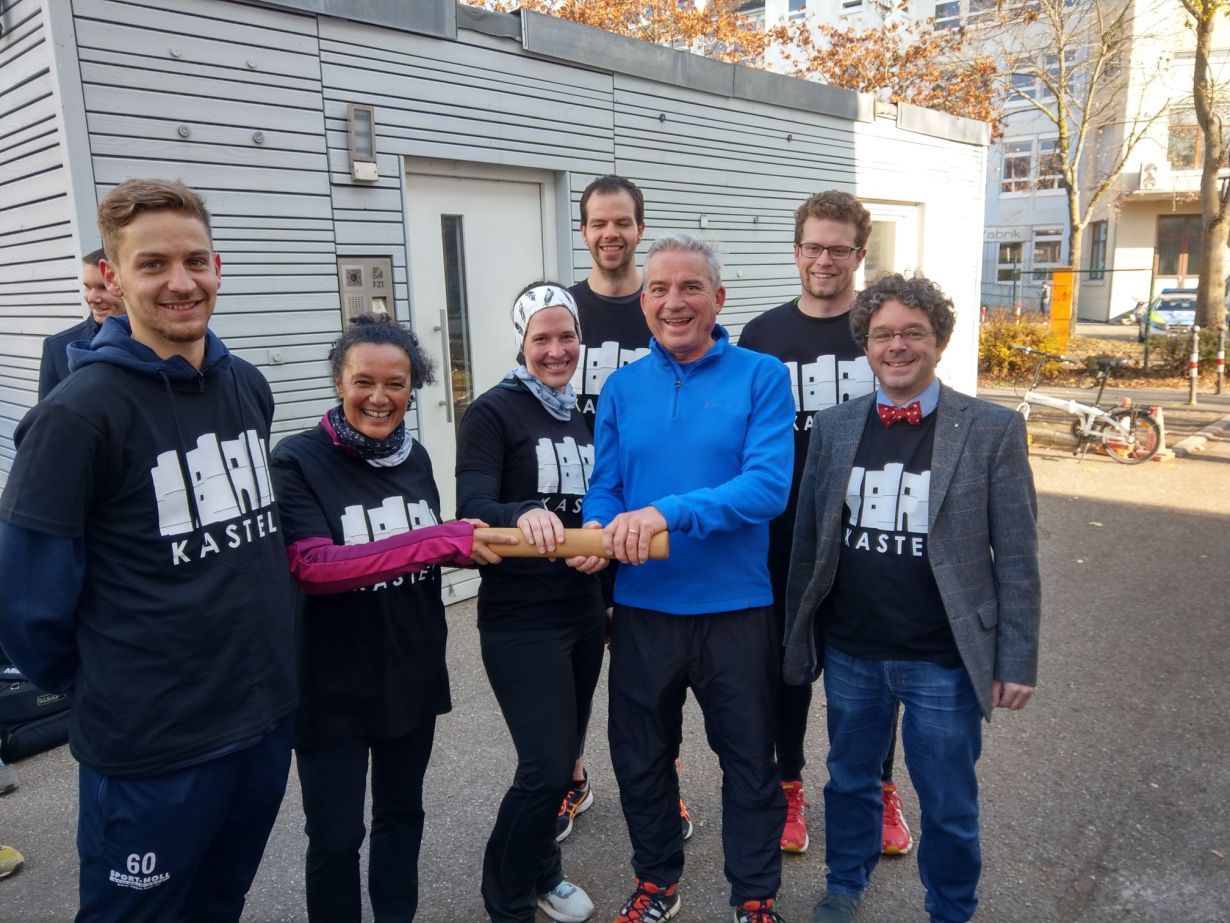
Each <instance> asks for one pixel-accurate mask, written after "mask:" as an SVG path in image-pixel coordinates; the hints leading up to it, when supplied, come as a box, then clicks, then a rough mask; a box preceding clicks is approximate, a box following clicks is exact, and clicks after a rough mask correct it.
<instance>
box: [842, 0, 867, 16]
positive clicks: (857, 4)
mask: <svg viewBox="0 0 1230 923" xmlns="http://www.w3.org/2000/svg"><path fill="white" fill-rule="evenodd" d="M862 8H863V0H841V11H842V12H843V13H853V12H855V11H856V10H861V9H862Z"/></svg>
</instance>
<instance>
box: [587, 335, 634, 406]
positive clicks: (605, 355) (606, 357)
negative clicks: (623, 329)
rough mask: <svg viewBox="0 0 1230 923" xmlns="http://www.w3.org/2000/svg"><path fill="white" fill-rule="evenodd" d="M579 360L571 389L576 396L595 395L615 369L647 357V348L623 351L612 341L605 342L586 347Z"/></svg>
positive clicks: (599, 391)
mask: <svg viewBox="0 0 1230 923" xmlns="http://www.w3.org/2000/svg"><path fill="white" fill-rule="evenodd" d="M582 353H583V354H582V356H581V360H580V361H579V362H578V363H577V369H576V371H575V372H573V373H572V388H573V390H574V391H576V393H577V394H590V395H596V394H601V393H602V386H603V385H605V384H606V380H607V379H608V378H610V377H611V373H612V372H614V371H615V370H616V369H621V368H623V367H624V366H625V365H627V364H628V363H629V362H635V361H636V360H637V359H639V358H641V357H642V356H648V355H649V347H648V346H643V347H641V348H640V349H623V348H622V347H620V345H619V344H618V343H617V342H615V341H614V340H605V341H603V343H602V345H601V346H587V347H584V348H583V350H582Z"/></svg>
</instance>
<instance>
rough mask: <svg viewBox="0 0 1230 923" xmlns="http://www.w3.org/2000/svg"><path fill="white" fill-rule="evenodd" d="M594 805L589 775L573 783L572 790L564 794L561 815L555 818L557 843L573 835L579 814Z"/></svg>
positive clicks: (560, 809)
mask: <svg viewBox="0 0 1230 923" xmlns="http://www.w3.org/2000/svg"><path fill="white" fill-rule="evenodd" d="M593 803H594V792H593V790H592V789H591V788H590V787H589V773H586V774H585V778H584V779H583V780H582V781H580V782H578V781H576V780H575V779H574V780H573V782H572V788H570V789H568V791H567V792H565V793H564V800H563V802H561V804H560V806H559V814H558V815H557V816H556V818H555V842H557V843H562V842H564V840H566V839H568V834H570V833H572V824H573V821H575V820H576V817H577V815H578V814H584V813H585V812H586V811H588V810H589V806H590V805H591V804H593Z"/></svg>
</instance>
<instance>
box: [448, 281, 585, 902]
mask: <svg viewBox="0 0 1230 923" xmlns="http://www.w3.org/2000/svg"><path fill="white" fill-rule="evenodd" d="M512 328H513V336H514V339H515V341H516V344H517V351H518V357H517V358H518V360H519V361H520V362H521V363H522V364H520V365H518V366H517V367H516V368H515V369H513V370H511V371H510V372H509V373H508V374H507V375H505V376H504V380H503V381H501V382H500V383H499V384H497V385H496V386H495V387H494V388H492V389H491V390H489V391H488V392H487V393H485V394H483V395H482V396H481V397H479V398H478V400H476V401H475V402H474V403H473V404H471V405H470V408H469V410H467V411H466V415H465V418H464V419H463V420H462V421H461V429H460V432H459V433H458V440H457V503H458V507H459V509H460V511H461V512H462V513H465V514H466V515H470V516H479V517H482V518H483V519H484V520H486V521H487V522H490V523H491V524H492V525H494V526H513V525H516V526H518V527H519V528H520V529H521V534H522V536H523V537H524V539H525V541H526V542H527V543H529V544H531V545H533V546H535V547H536V548H537V549H538V550H539V551H540V552H542V553H550V552H553V551H555V550H556V543H557V542H559V541H562V540H563V538H564V528H565V527H568V528H577V527H579V526H580V525H581V498H582V497H583V496H584V495H585V489H586V486H587V485H588V483H589V473H590V470H591V469H592V468H593V462H594V447H593V437H592V436H591V435H590V432H589V427H588V426H587V425H586V423H585V420H584V418H583V417H582V416H581V414H580V413H579V412H578V411H577V410H576V395H575V394H574V392H573V389H572V385H571V384H570V382H571V379H572V376H573V373H574V372H575V371H576V368H577V361H578V357H579V355H580V336H581V329H580V321H579V320H578V317H577V305H576V302H575V301H574V300H573V298H572V295H570V294H569V293H568V291H567V290H566V289H565V288H564V287H563V286H562V285H560V284H559V283H558V282H545V281H544V282H534V283H532V284H530V285H527V286H526V287H525V288H524V289H522V290H521V291H520V292H518V294H517V298H516V301H515V303H514V305H513V309H512ZM605 565H606V561H605V559H601V558H593V557H574V558H568V559H567V560H564V561H560V560H556V559H554V558H552V559H547V558H545V557H543V558H520V559H512V560H508V561H505V562H504V563H503V564H501V565H500V566H499V567H493V568H488V569H487V570H486V571H484V572H483V578H482V584H481V585H480V587H479V591H478V630H479V638H480V642H481V650H482V657H483V666H484V667H485V668H486V670H487V678H488V679H489V680H490V681H491V688H492V690H493V691H494V692H495V696H496V699H497V700H498V701H499V703H500V709H501V711H502V712H503V714H504V718H505V720H506V721H507V722H508V730H509V733H510V734H511V736H512V739H513V745H514V746H515V747H516V750H517V759H518V765H517V770H516V773H515V774H514V776H513V780H512V785H511V787H510V788H509V789H508V792H507V793H506V794H505V795H504V800H503V802H502V803H501V805H500V810H499V813H498V814H497V816H496V822H495V827H494V829H493V830H492V831H491V837H490V839H489V840H488V841H487V852H486V856H485V858H484V860H483V886H482V891H483V902H484V904H485V906H486V908H487V913H488V915H489V916H490V917H491V919H492V920H531V919H533V918H534V912H535V904H537V907H538V908H541V909H542V910H543V912H544V913H546V914H547V915H548V916H549V917H551V918H552V919H554V920H576V921H580V920H585V919H586V918H588V917H589V916H590V914H592V913H593V910H594V907H593V904H592V903H591V902H590V900H589V897H588V896H587V895H586V894H585V892H584V891H583V890H582V889H580V888H578V887H577V886H576V885H573V884H571V883H570V882H569V881H567V880H566V879H565V878H564V871H563V868H562V865H561V860H560V851H559V843H558V842H557V841H556V838H555V818H556V814H557V813H558V810H559V806H560V803H561V801H562V800H563V798H564V794H565V792H567V791H568V789H569V788H570V787H571V785H572V769H573V764H574V762H575V760H576V756H577V753H578V751H579V750H580V740H581V738H582V735H583V734H584V731H585V725H586V723H587V721H588V718H589V705H590V701H591V699H592V698H593V694H594V687H595V685H596V684H597V682H598V673H599V670H600V669H601V667H602V631H603V621H604V619H603V616H604V605H603V602H602V594H601V591H600V590H599V585H598V580H597V578H596V577H594V576H592V574H593V573H594V572H596V571H598V570H600V569H601V568H602V567H604V566H605Z"/></svg>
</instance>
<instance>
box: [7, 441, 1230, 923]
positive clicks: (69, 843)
mask: <svg viewBox="0 0 1230 923" xmlns="http://www.w3.org/2000/svg"><path fill="white" fill-rule="evenodd" d="M1031 460H1032V463H1033V468H1034V472H1035V479H1036V482H1037V486H1038V492H1039V510H1040V513H1039V528H1040V538H1041V542H1040V546H1041V558H1042V560H1041V565H1042V574H1043V583H1044V620H1043V634H1042V653H1041V677H1040V684H1039V688H1038V691H1037V693H1036V695H1035V697H1034V700H1033V702H1032V703H1031V704H1030V705H1029V706H1028V708H1026V709H1025V710H1024V711H1022V712H1018V713H1013V714H1007V713H997V714H996V716H995V720H994V721H993V723H992V724H991V725H990V726H989V727H988V728H987V730H986V733H985V738H984V754H983V758H982V761H981V762H980V764H979V774H980V778H981V782H982V808H983V815H982V824H983V851H984V859H985V868H984V873H983V878H982V885H981V897H982V903H981V907H980V910H979V913H978V916H977V919H978V920H982V921H1001V923H1020V921H1048V923H1049V921H1054V923H1078V921H1079V923H1093V921H1106V923H1110V921H1115V923H1119V921H1144V923H1148V921H1158V923H1161V921H1172V920H1185V921H1196V923H1219V921H1230V834H1228V832H1227V831H1230V808H1228V807H1227V803H1226V802H1227V799H1226V795H1227V793H1228V792H1230V719H1228V718H1227V714H1228V713H1227V710H1226V708H1225V692H1224V690H1225V683H1226V676H1227V666H1226V652H1227V651H1228V650H1230V618H1228V616H1230V590H1228V587H1230V534H1228V533H1230V467H1227V465H1226V462H1227V461H1230V450H1227V451H1225V452H1220V451H1219V452H1214V453H1210V454H1206V455H1203V456H1194V457H1191V458H1178V459H1173V460H1169V461H1165V462H1160V463H1149V464H1145V465H1138V466H1124V465H1119V464H1116V463H1115V462H1113V461H1111V460H1109V459H1106V458H1101V457H1095V456H1093V455H1090V456H1088V457H1087V458H1084V459H1077V458H1074V457H1073V456H1072V455H1071V454H1070V453H1067V452H1063V451H1059V450H1056V449H1050V448H1038V447H1035V448H1034V449H1033V450H1031ZM449 614H450V622H451V626H452V636H451V638H450V645H449V660H450V664H451V669H452V677H453V700H454V709H453V711H452V713H451V714H449V715H447V716H444V717H443V718H442V719H441V721H440V724H439V727H438V731H437V736H436V747H435V753H434V756H433V760H432V764H431V767H430V769H429V772H428V778H427V783H426V796H427V802H428V812H429V813H428V818H427V831H426V836H425V842H424V845H423V855H422V859H421V861H420V866H419V868H420V883H421V891H422V897H421V902H420V907H419V914H418V918H417V919H418V920H419V921H420V923H481V921H483V920H484V919H485V915H484V913H483V909H482V903H481V899H480V897H479V890H478V889H479V871H480V865H481V861H482V853H483V846H484V843H485V840H486V836H487V834H488V832H489V831H490V828H491V824H492V822H493V820H494V816H495V812H496V808H497V805H498V801H499V798H500V797H501V795H502V792H503V789H504V787H505V786H506V785H507V783H508V781H509V779H510V778H511V775H512V768H513V765H514V756H513V752H512V748H511V746H510V744H509V739H508V735H507V732H506V730H505V728H504V725H503V722H502V720H501V718H500V715H499V711H498V708H497V706H496V703H495V701H494V698H493V696H492V695H491V692H490V690H489V687H488V685H487V682H486V678H485V676H484V675H483V671H482V668H481V665H480V660H479V655H478V644H477V634H476V631H475V627H474V609H473V604H472V603H464V604H460V605H457V606H454V607H452V608H451V609H450V610H449ZM605 715H606V695H605V678H604V680H603V682H602V683H600V685H599V693H598V699H597V701H596V703H595V714H594V721H593V725H592V731H591V735H590V741H589V745H588V751H589V760H590V766H591V773H592V780H593V785H594V789H595V793H596V798H595V802H594V805H593V807H592V808H591V809H590V810H589V811H588V812H587V813H586V814H585V815H583V816H582V817H581V818H580V820H579V822H578V824H577V830H576V832H575V833H574V834H573V835H572V837H571V838H570V839H569V840H568V841H566V843H565V844H564V861H565V868H566V870H567V872H568V874H569V876H570V877H571V878H572V879H574V880H575V881H577V882H578V883H580V884H581V885H583V886H584V887H585V888H586V889H587V890H588V891H589V893H590V895H591V897H592V898H593V900H594V902H595V904H596V905H597V908H598V910H597V913H596V914H595V916H594V918H593V919H594V920H595V921H609V920H611V919H612V918H613V917H614V915H615V913H616V911H617V910H618V908H619V905H620V904H621V903H622V901H623V900H624V899H625V898H626V896H627V894H628V893H629V891H630V887H631V871H630V868H629V866H628V856H629V843H628V837H627V832H626V828H625V826H624V823H623V819H622V815H621V814H620V810H619V804H618V798H617V795H616V790H615V783H614V779H613V777H612V773H611V769H610V760H609V755H608V750H607V744H606V739H605V733H604V731H605ZM823 729H824V701H823V695H822V694H817V696H816V697H815V699H814V701H813V706H812V723H811V732H810V734H809V737H808V752H809V755H810V758H811V763H809V765H808V766H807V768H806V770H805V771H804V779H805V782H806V785H807V790H808V794H809V798H810V801H811V802H812V804H813V805H814V807H813V808H812V811H811V814H810V819H811V834H812V847H811V850H810V851H809V852H808V853H807V854H806V855H802V856H785V857H783V883H782V890H781V895H780V902H779V909H780V911H781V912H782V914H783V916H784V918H785V920H787V921H788V923H801V921H809V920H810V919H811V908H812V906H813V904H814V903H815V902H816V900H818V898H819V897H820V894H821V892H822V889H823V841H824V835H823V830H824V821H823V811H822V808H821V804H822V796H821V788H822V785H823V782H824V760H823V755H824V752H825V743H824V730H823ZM683 757H684V767H685V768H684V775H683V789H684V793H685V797H686V799H687V802H688V804H689V806H690V808H691V809H692V813H693V816H694V818H695V820H696V826H697V830H696V835H695V837H693V839H692V840H691V841H690V842H689V843H688V845H687V868H686V870H685V872H684V878H683V881H682V883H681V894H682V898H683V910H682V912H681V914H680V915H679V916H678V917H677V918H676V919H677V920H679V921H682V923H687V921H701V920H706V921H718V920H729V919H730V917H731V912H730V909H729V907H728V905H727V898H728V889H727V885H726V882H725V880H724V878H723V874H722V854H721V837H720V833H721V812H720V784H721V780H720V774H719V771H718V767H717V765H716V760H715V758H714V757H713V755H712V753H711V752H710V751H709V750H708V748H707V746H706V744H705V738H704V732H703V726H702V724H701V720H700V716H699V713H698V711H697V709H696V708H695V706H694V705H693V704H692V702H691V700H689V704H688V707H687V714H686V727H685V735H684V745H683ZM902 762H903V761H902V760H901V759H900V756H899V759H898V764H899V766H900V765H901V764H902ZM18 771H19V773H20V775H21V780H22V785H21V787H20V788H19V789H18V790H17V791H16V792H14V793H13V794H11V795H9V796H7V797H4V798H3V799H0V842H6V843H9V844H11V845H14V846H17V847H18V848H20V849H21V850H22V851H23V852H24V853H25V855H26V860H27V861H26V867H25V869H24V870H23V871H21V872H20V873H18V874H17V875H15V876H13V877H12V878H10V879H7V880H5V881H2V882H0V921H3V923H25V921H66V920H70V919H71V918H72V916H73V913H74V910H75V907H76V856H75V849H74V829H75V824H76V801H77V797H76V768H75V764H74V762H73V760H72V758H71V757H70V756H69V754H68V752H67V748H60V749H59V750H56V751H53V752H50V753H46V754H42V755H39V756H37V757H34V758H31V759H27V760H24V761H22V762H21V763H20V764H18ZM898 776H899V782H900V783H901V789H902V793H903V798H904V800H905V804H906V814H907V817H908V818H909V820H910V821H911V823H912V824H913V826H914V827H915V830H917V820H918V806H917V800H916V799H915V797H914V793H913V790H912V788H911V787H910V785H909V783H908V774H907V773H906V771H905V770H904V769H902V770H901V771H899V773H898ZM302 827H303V818H302V813H301V809H300V804H299V792H298V787H297V782H296V779H295V775H294V773H293V771H292V774H291V780H290V787H289V789H288V792H287V797H286V800H285V802H284V804H283V809H282V812H281V815H280V817H279V819H278V823H277V825H276V827H275V829H274V831H273V834H272V837H271V841H270V844H269V848H268V851H267V853H266V856H265V861H264V863H263V865H262V867H261V870H260V873H259V875H258V877H257V880H256V883H255V885H254V887H253V890H252V893H251V895H250V897H249V903H248V909H247V912H246V913H245V916H244V919H245V920H248V921H297V920H302V919H304V918H305V914H304V905H303V873H302V862H303V853H304V844H305V840H304V837H303V833H302ZM922 896H923V894H922V887H921V885H920V883H919V880H918V871H917V865H916V861H915V858H914V856H913V855H909V856H905V857H901V858H894V859H886V860H885V861H883V862H882V863H881V864H880V866H879V867H878V868H877V870H876V872H875V875H874V877H873V880H872V884H871V888H870V890H869V893H868V895H867V899H866V901H865V902H864V905H863V908H862V911H861V912H860V914H859V917H858V919H859V921H860V923H890V921H891V923H924V921H925V920H926V919H927V916H926V914H925V912H924V911H923V909H922ZM367 919H371V917H370V911H368V917H367ZM539 919H540V920H545V919H546V918H545V917H542V916H541V915H540V917H539Z"/></svg>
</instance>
